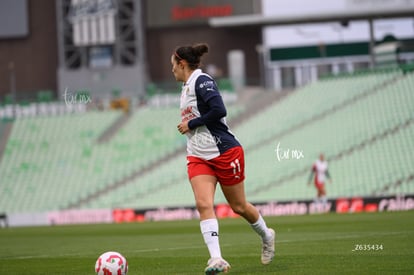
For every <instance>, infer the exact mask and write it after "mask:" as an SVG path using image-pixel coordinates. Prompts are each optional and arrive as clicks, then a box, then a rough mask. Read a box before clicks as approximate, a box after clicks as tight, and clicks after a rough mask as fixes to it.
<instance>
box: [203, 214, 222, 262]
mask: <svg viewBox="0 0 414 275" xmlns="http://www.w3.org/2000/svg"><path fill="white" fill-rule="evenodd" d="M200 229H201V233H202V234H203V238H204V242H205V244H206V245H207V248H208V252H209V253H210V257H211V258H221V251H220V243H219V234H218V233H219V226H218V221H217V219H207V220H203V221H201V222H200Z"/></svg>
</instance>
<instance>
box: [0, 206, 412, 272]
mask: <svg viewBox="0 0 414 275" xmlns="http://www.w3.org/2000/svg"><path fill="white" fill-rule="evenodd" d="M266 220H267V222H268V225H269V226H271V227H273V228H274V229H276V232H277V244H276V257H275V260H274V262H273V263H272V264H270V265H268V266H262V265H261V263H260V249H261V244H260V240H259V237H258V236H257V235H256V234H255V233H253V230H252V229H251V228H250V227H249V226H248V225H247V224H246V223H245V222H244V220H242V219H225V220H220V242H221V245H222V254H223V257H224V258H225V259H226V260H227V261H228V262H229V263H230V264H231V265H232V269H231V270H230V274H414V252H413V246H414V211H407V212H394V213H369V214H368V213H363V214H342V215H339V214H324V215H306V216H289V217H266ZM355 249H357V250H355ZM111 250H112V251H118V252H121V253H122V254H123V255H124V256H125V257H126V258H127V260H128V263H129V273H128V274H130V275H133V274H203V270H204V267H205V264H206V262H207V260H208V252H207V249H206V248H205V246H204V243H203V240H202V237H201V234H200V233H199V223H198V221H196V220H192V221H175V222H147V223H133V224H105V225H77V226H55V227H31V228H3V229H0V274H8V275H10V274H94V265H95V261H96V259H97V257H98V256H99V255H100V254H101V253H103V252H105V251H111Z"/></svg>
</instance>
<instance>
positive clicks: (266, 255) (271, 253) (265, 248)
mask: <svg viewBox="0 0 414 275" xmlns="http://www.w3.org/2000/svg"><path fill="white" fill-rule="evenodd" d="M269 230H270V233H271V234H272V238H270V240H268V241H267V242H265V241H263V244H262V264H265V265H266V264H270V263H271V262H272V261H273V258H274V257H275V238H276V233H275V231H274V230H273V229H272V228H270V229H269Z"/></svg>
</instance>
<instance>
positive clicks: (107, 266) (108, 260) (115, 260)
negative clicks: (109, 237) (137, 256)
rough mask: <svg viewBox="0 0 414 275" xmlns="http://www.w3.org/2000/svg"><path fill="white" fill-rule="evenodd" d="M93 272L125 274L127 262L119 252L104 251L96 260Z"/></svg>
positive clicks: (105, 274)
mask: <svg viewBox="0 0 414 275" xmlns="http://www.w3.org/2000/svg"><path fill="white" fill-rule="evenodd" d="M95 272H96V274H98V275H126V274H127V273H128V262H127V260H126V259H125V257H124V256H122V255H121V253H119V252H114V251H110V252H105V253H103V254H102V255H101V256H99V258H98V260H96V263H95Z"/></svg>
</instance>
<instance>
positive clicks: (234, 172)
mask: <svg viewBox="0 0 414 275" xmlns="http://www.w3.org/2000/svg"><path fill="white" fill-rule="evenodd" d="M187 172H188V178H189V179H190V180H191V179H192V178H193V177H195V176H199V175H212V176H215V177H216V178H217V181H218V182H220V184H223V185H234V184H238V183H240V182H242V181H243V180H244V152H243V148H242V147H241V146H237V147H233V148H231V149H229V150H227V151H226V152H225V153H224V154H222V155H220V156H218V157H216V158H213V159H210V160H204V159H201V158H198V157H194V156H187Z"/></svg>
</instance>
